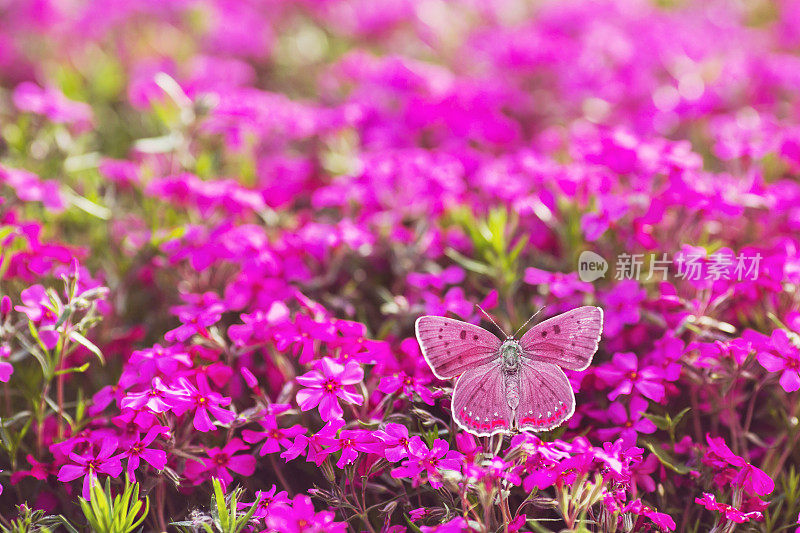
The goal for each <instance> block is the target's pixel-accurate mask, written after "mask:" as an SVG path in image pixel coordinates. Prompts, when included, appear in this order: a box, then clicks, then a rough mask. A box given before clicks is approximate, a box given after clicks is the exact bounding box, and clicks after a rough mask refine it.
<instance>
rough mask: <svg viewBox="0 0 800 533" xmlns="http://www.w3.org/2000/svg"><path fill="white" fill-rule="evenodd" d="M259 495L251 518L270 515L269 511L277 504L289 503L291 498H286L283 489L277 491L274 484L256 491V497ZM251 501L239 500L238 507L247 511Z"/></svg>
mask: <svg viewBox="0 0 800 533" xmlns="http://www.w3.org/2000/svg"><path fill="white" fill-rule="evenodd" d="M259 496H260V497H261V498H260V499H259V501H258V506H257V507H256V511H255V512H254V513H253V518H266V517H267V516H269V515H270V513H271V511H272V510H273V509H275V507H276V506H278V505H291V500H290V499H289V498H288V495H287V494H286V491H285V490H282V491H280V492H277V488H276V487H275V485H272V487H271V488H270V489H269V490H258V491H256V497H259ZM252 505H253V502H249V503H246V502H239V509H240V510H242V511H244V512H247V511H248V510H249V509H250V507H251V506H252Z"/></svg>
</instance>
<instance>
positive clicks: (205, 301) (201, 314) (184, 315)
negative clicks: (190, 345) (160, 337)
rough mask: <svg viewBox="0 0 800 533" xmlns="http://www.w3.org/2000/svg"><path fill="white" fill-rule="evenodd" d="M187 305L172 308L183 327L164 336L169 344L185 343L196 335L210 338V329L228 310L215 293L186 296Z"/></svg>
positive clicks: (184, 296) (184, 297)
mask: <svg viewBox="0 0 800 533" xmlns="http://www.w3.org/2000/svg"><path fill="white" fill-rule="evenodd" d="M183 299H184V300H186V304H185V305H178V306H175V307H173V308H172V312H173V313H175V314H176V315H178V318H179V319H180V321H181V325H180V326H178V327H177V328H175V329H172V330H170V331H168V332H166V333H165V334H164V338H165V339H166V340H168V341H169V342H183V341H185V340H187V339H188V338H189V337H191V336H192V335H194V334H199V335H202V336H204V337H208V336H209V333H208V329H207V328H208V327H210V326H212V325H214V324H216V323H217V322H219V320H220V318H222V313H223V312H224V311H225V310H226V308H225V304H223V303H222V302H221V301H220V299H219V296H217V295H216V294H214V293H213V292H206V293H205V294H184V295H183Z"/></svg>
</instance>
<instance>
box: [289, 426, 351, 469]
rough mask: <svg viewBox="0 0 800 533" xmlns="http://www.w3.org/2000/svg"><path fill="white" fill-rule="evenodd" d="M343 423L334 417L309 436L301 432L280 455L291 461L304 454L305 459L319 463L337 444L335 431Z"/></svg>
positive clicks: (336, 431)
mask: <svg viewBox="0 0 800 533" xmlns="http://www.w3.org/2000/svg"><path fill="white" fill-rule="evenodd" d="M344 424H345V422H344V420H342V419H340V418H335V419H333V420H330V421H328V423H327V424H325V426H324V427H323V428H322V429H321V430H319V431H318V432H317V433H315V434H313V435H311V436H310V437H307V436H306V435H303V434H300V435H298V436H297V437H295V439H294V443H292V446H291V447H289V448H287V449H286V451H284V452H283V453H281V457H283V458H284V459H286V460H287V461H291V460H292V459H294V458H296V457H297V456H298V455H300V454H305V456H306V461H310V462H313V463H315V464H316V465H317V466H319V465H321V464H322V461H324V460H325V458H326V457H328V455H330V454H331V453H332V452H333V451H334V447H335V446H336V445H337V439H336V433H338V432H339V430H340V429H341V428H342V427H343V426H344Z"/></svg>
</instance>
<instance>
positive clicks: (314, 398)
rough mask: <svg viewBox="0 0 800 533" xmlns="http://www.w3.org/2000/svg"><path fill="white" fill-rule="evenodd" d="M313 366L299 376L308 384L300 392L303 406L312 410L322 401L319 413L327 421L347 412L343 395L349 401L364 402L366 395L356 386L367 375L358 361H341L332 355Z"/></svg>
mask: <svg viewBox="0 0 800 533" xmlns="http://www.w3.org/2000/svg"><path fill="white" fill-rule="evenodd" d="M316 366H317V370H312V371H311V372H308V373H306V374H304V375H302V376H297V378H295V379H296V380H297V382H298V383H299V384H301V385H303V386H304V387H307V388H305V389H301V390H299V391H298V392H297V403H298V404H299V405H300V409H301V410H303V411H308V410H309V409H313V408H314V407H316V406H317V405H319V414H320V415H321V416H322V419H323V420H325V421H330V420H333V419H335V418H341V417H342V415H343V414H344V411H342V407H341V406H340V405H339V399H342V400H344V401H345V402H346V403H354V404H357V405H361V404H362V403H363V401H364V398H362V397H361V395H359V394H356V393H355V392H353V390H352V387H349V385H355V384H356V383H359V382H361V380H362V379H364V370H363V369H362V368H361V366H359V364H358V363H356V362H355V361H350V362H348V363H347V364H346V365H344V366H343V365H340V364H339V363H336V362H334V361H333V360H332V359H330V358H328V357H323V358H322V360H320V361H319V362H318V364H317V365H316Z"/></svg>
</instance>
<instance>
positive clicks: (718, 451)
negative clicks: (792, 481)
mask: <svg viewBox="0 0 800 533" xmlns="http://www.w3.org/2000/svg"><path fill="white" fill-rule="evenodd" d="M706 441H707V442H708V451H707V453H706V454H705V455H704V456H703V463H705V464H707V465H709V466H711V467H713V468H714V470H715V471H716V475H715V477H714V480H715V481H716V482H717V484H718V485H720V486H724V485H726V484H727V483H729V482H730V483H733V484H734V485H735V486H738V487H742V489H743V490H744V492H745V493H746V494H759V495H764V494H769V493H771V492H772V491H773V490H775V482H774V481H773V480H772V478H771V477H769V475H767V473H766V472H764V471H763V470H761V469H760V468H758V467H756V466H753V465H751V464H750V463H748V462H747V461H745V460H744V459H743V458H742V457H739V456H738V455H736V454H735V453H733V452H732V451H731V449H730V448H728V446H727V444H725V441H724V440H723V439H722V437H712V436H711V435H709V434H706ZM731 467H733V468H731Z"/></svg>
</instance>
